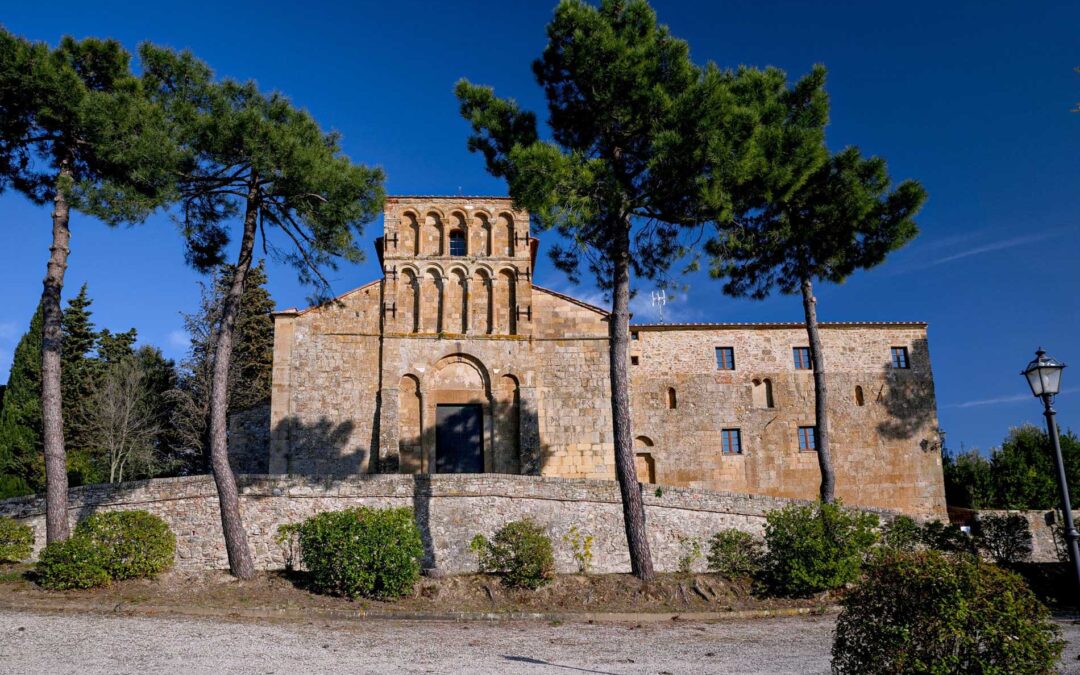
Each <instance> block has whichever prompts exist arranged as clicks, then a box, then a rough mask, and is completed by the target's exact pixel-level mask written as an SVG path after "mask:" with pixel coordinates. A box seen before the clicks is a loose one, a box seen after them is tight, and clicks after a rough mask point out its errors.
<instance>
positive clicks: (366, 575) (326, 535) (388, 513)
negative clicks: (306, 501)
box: [299, 507, 424, 599]
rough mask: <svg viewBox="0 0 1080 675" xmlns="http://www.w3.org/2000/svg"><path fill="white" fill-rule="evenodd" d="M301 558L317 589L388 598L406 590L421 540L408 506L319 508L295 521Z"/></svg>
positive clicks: (414, 575) (415, 572) (415, 571)
mask: <svg viewBox="0 0 1080 675" xmlns="http://www.w3.org/2000/svg"><path fill="white" fill-rule="evenodd" d="M299 533H300V559H301V561H302V562H303V564H304V566H305V567H306V568H307V570H308V572H309V573H310V575H311V587H312V589H313V590H314V591H316V592H318V593H327V594H329V595H342V596H345V597H347V598H356V597H358V596H362V597H367V598H379V599H389V598H397V597H400V596H402V595H405V594H407V593H411V592H412V589H413V586H415V585H416V582H417V580H418V579H419V578H420V560H421V559H422V558H423V556H424V544H423V542H422V541H421V540H420V530H419V529H418V528H417V527H416V520H415V518H413V512H412V510H411V509H408V508H398V509H372V508H367V507H359V508H355V509H346V510H344V511H332V512H327V513H320V514H318V515H315V516H312V517H311V518H308V519H307V520H306V521H304V522H303V523H302V524H301V525H300V527H299Z"/></svg>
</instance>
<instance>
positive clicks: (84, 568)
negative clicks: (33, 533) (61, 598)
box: [37, 536, 112, 591]
mask: <svg viewBox="0 0 1080 675" xmlns="http://www.w3.org/2000/svg"><path fill="white" fill-rule="evenodd" d="M37 577H38V583H39V584H41V585H42V586H44V587H45V588H48V589H49V590H53V591H65V590H68V589H72V588H93V587H95V586H107V585H108V584H109V582H110V581H111V580H112V577H110V576H109V571H108V570H107V569H106V567H105V560H104V556H103V555H102V549H101V547H100V546H98V545H96V544H95V543H94V542H92V541H90V540H89V539H87V538H86V537H77V536H76V537H71V538H70V539H68V540H66V541H58V542H54V543H52V544H49V545H48V546H46V547H45V548H44V550H42V551H41V555H40V556H39V557H38V563H37Z"/></svg>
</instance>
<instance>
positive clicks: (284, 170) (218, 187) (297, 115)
mask: <svg viewBox="0 0 1080 675" xmlns="http://www.w3.org/2000/svg"><path fill="white" fill-rule="evenodd" d="M139 55H140V58H141V60H142V66H143V80H142V81H143V85H144V87H145V89H146V91H147V92H148V93H149V94H150V96H151V98H152V99H153V100H154V101H155V102H156V103H158V104H160V105H161V106H162V107H163V108H164V109H165V111H166V116H167V119H168V121H169V124H170V127H171V132H172V134H173V136H174V137H175V138H176V139H178V144H179V150H180V159H179V162H178V165H179V170H178V171H176V172H175V174H174V176H175V178H176V179H177V184H176V185H175V189H176V191H177V192H178V193H179V195H180V213H181V219H182V224H183V228H184V235H185V240H186V242H187V245H188V256H187V257H188V262H189V263H191V264H192V265H193V266H194V267H195V268H196V269H199V270H202V271H209V270H211V269H212V268H214V267H215V266H217V265H219V264H221V263H222V262H223V253H224V248H225V246H226V245H227V244H228V243H229V238H230V237H229V229H228V223H229V222H230V221H232V220H234V219H235V218H236V217H237V216H238V215H239V214H240V213H241V212H251V213H256V212H257V214H258V221H257V223H256V224H257V226H258V227H259V228H260V229H261V230H262V231H263V233H264V234H266V232H267V230H276V231H278V232H279V233H280V234H282V235H283V236H284V238H285V239H286V240H287V241H289V242H290V243H291V245H290V246H289V247H288V248H286V249H281V248H279V247H278V245H275V244H274V243H273V241H274V240H273V239H272V238H270V237H267V238H266V239H264V241H266V242H267V243H268V250H269V252H270V253H271V254H272V255H274V256H275V257H277V258H278V259H280V260H282V261H283V262H285V263H288V264H291V265H293V266H294V267H296V269H297V270H298V273H299V275H300V279H301V281H303V282H310V283H314V284H316V286H317V287H318V290H319V291H325V290H327V289H328V282H327V281H326V279H325V277H324V276H323V274H322V271H321V270H322V269H323V268H329V269H336V259H337V258H343V259H345V260H347V261H350V262H359V261H360V260H361V259H362V257H363V256H362V254H361V251H360V249H359V247H358V246H357V244H356V240H355V238H356V237H358V236H359V235H360V234H361V233H362V229H363V225H364V224H365V223H367V222H370V221H371V220H372V219H374V218H375V217H376V216H377V215H378V213H379V211H380V210H381V208H382V201H383V188H382V183H383V173H382V171H381V170H380V169H377V168H368V167H365V166H361V165H358V164H354V163H353V162H352V161H350V160H349V158H348V157H346V156H345V154H344V153H343V152H342V149H341V139H340V136H339V135H338V134H336V133H325V132H323V131H322V129H320V128H319V125H318V124H317V123H316V122H315V120H314V119H313V118H312V117H311V115H310V114H309V113H308V112H307V111H306V110H303V109H301V108H298V107H296V106H294V105H293V104H292V103H291V102H290V101H289V100H288V99H287V98H286V97H285V96H283V95H282V94H280V93H276V92H275V93H271V94H264V93H262V92H260V91H259V89H258V87H257V86H256V84H255V83H254V82H246V83H240V82H237V81H235V80H231V79H227V78H226V79H222V80H215V79H214V77H213V73H212V72H211V71H210V69H209V67H207V65H206V64H205V63H203V62H201V61H199V60H198V59H197V58H195V57H194V56H193V55H192V54H191V53H189V52H180V53H178V52H174V51H172V50H169V49H163V48H159V47H155V46H153V45H150V44H143V45H142V47H141V48H140V51H139ZM251 234H254V233H253V232H252V233H251ZM248 246H250V242H249V244H248Z"/></svg>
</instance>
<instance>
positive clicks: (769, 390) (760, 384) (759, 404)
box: [751, 377, 776, 408]
mask: <svg viewBox="0 0 1080 675" xmlns="http://www.w3.org/2000/svg"><path fill="white" fill-rule="evenodd" d="M751 397H752V399H753V404H754V407H755V408H775V407H776V402H775V401H774V400H773V386H772V380H770V379H769V378H767V377H766V378H755V379H754V381H753V387H752V390H751Z"/></svg>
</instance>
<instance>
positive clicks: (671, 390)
mask: <svg viewBox="0 0 1080 675" xmlns="http://www.w3.org/2000/svg"><path fill="white" fill-rule="evenodd" d="M678 405H679V404H678V401H676V400H675V387H668V390H667V407H668V410H674V409H675V408H677V407H678Z"/></svg>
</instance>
